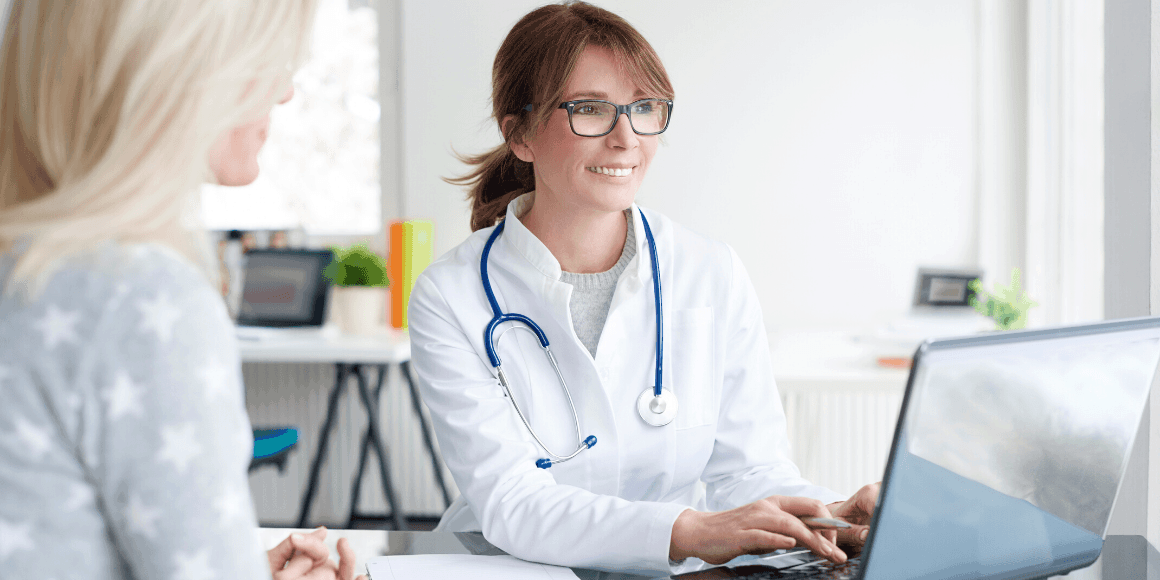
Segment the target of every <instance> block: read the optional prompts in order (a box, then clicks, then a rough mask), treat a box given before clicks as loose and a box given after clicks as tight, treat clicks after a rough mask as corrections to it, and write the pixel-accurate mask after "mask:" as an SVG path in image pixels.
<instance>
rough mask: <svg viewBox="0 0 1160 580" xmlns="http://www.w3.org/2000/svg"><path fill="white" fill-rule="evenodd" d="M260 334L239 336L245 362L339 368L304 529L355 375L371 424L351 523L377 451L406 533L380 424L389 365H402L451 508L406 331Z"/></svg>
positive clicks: (301, 519)
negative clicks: (340, 406)
mask: <svg viewBox="0 0 1160 580" xmlns="http://www.w3.org/2000/svg"><path fill="white" fill-rule="evenodd" d="M261 330H262V331H258V332H254V333H249V332H247V333H246V334H243V335H240V337H239V338H242V339H241V340H239V341H238V342H239V344H240V349H241V359H242V362H264V363H326V364H333V365H334V366H335V381H334V386H333V387H332V388H331V391H330V397H329V400H328V403H327V411H326V419H325V420H324V422H323V425H322V430H321V431H320V432H319V435H318V437H319V442H318V450H317V452H316V453H315V456H314V459H313V460H312V462H311V466H310V478H309V480H308V483H307V486H306V493H305V494H304V495H303V497H302V507H301V510H300V511H299V514H298V526H299V527H306V523H307V520H308V518H309V515H310V505H311V503H312V502H313V500H314V496H315V494H316V493H317V490H318V478H319V474H320V472H321V470H322V463H323V461H324V460H325V457H326V449H327V444H328V442H329V440H330V434H331V432H332V431H333V430H334V428H335V418H336V417H337V414H338V413H337V411H338V402H339V398H340V397H341V395H342V391H343V389H344V388H345V387H346V384H347V383H348V382H349V379H350V377H351V376H353V377H354V378H355V379H356V382H357V384H358V392H359V397H360V400H361V402H362V407H363V409H364V410H365V411H366V413H367V417H368V419H369V421H368V424H367V431H366V433H364V434H363V437H362V445H361V450H360V453H359V463H358V473H357V475H355V478H354V482H353V489H352V495H351V506H350V519H349V520H348V521H350V522H353V521H354V520H356V519H358V518H359V517H360V515H359V514H358V512H357V504H358V497H359V488H360V486H361V483H362V476H363V473H364V470H365V468H366V462H367V456H368V453H369V452H370V450H371V448H373V449H374V452H375V454H376V457H377V459H378V461H379V470H380V473H379V474H380V476H381V478H382V482H383V494H384V496H385V497H386V500H387V504H388V505H389V506H390V508H391V518H392V520H393V523H394V525H395V527H396V528H397V529H399V530H406V529H407V524H406V521H405V519H404V518H403V510H402V509H401V506H400V505H399V502H398V498H397V497H396V494H395V489H394V485H393V483H392V479H391V475H390V468H389V464H388V463H387V455H388V448H387V444H386V442H385V441H384V440H383V437H382V433H381V430H380V423H379V413H378V411H379V405H378V403H379V401H380V397H381V395H382V390H383V382H384V379H385V378H386V375H387V372H388V370H389V367H390V365H399V367H400V370H401V374H402V375H403V378H404V379H406V382H407V386H408V387H409V388H410V391H411V400H412V401H413V403H414V410H415V414H416V415H417V417H418V419H419V425H420V430H421V431H422V432H423V443H424V445H425V446H426V448H427V451H428V453H429V454H430V456H431V463H432V466H433V468H434V470H435V480H436V482H437V484H438V485H439V488H440V491H441V492H442V493H443V500H444V502H445V503H446V505H451V497H450V494H449V493H448V491H447V485H446V483H445V482H444V481H443V470H442V468H441V466H440V464H439V459H438V456H437V455H436V453H435V446H434V443H433V441H432V439H431V430H430V428H429V426H428V425H427V420H426V418H425V417H424V416H423V412H422V408H421V403H420V402H419V393H418V390H417V389H416V388H415V382H414V380H413V379H412V378H411V368H410V367H411V364H410V362H411V342H410V339H409V338H408V336H407V335H406V333H403V332H400V331H394V330H392V329H386V328H384V329H381V331H380V332H379V333H377V334H374V335H369V336H349V335H343V334H341V333H333V332H325V331H317V330H312V331H302V330H293V329H287V330H281V329H270V330H269V331H264V330H265V329H261ZM372 368H373V369H375V370H377V371H378V373H377V375H376V377H375V388H374V392H373V394H372V392H371V390H370V386H369V384H370V377H369V376H368V374H369V372H370V370H371V369H372ZM348 525H349V524H348Z"/></svg>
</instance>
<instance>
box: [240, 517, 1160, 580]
mask: <svg viewBox="0 0 1160 580" xmlns="http://www.w3.org/2000/svg"><path fill="white" fill-rule="evenodd" d="M309 531H310V530H298V529H282V528H262V529H261V530H260V533H261V536H262V541H263V542H264V544H265V547H266V549H270V548H273V547H274V546H275V545H277V544H278V542H281V541H282V539H283V538H285V537H286V536H288V535H290V533H292V532H309ZM339 538H347V539H348V540H349V541H350V543H351V548H353V549H354V551H355V554H356V556H357V562H356V566H355V570H356V573H364V572H365V570H366V561H367V560H368V559H370V558H375V557H377V556H384V555H409V554H479V555H497V554H503V553H504V552H503V551H502V550H500V549H499V548H496V547H495V546H492V545H491V544H490V543H488V542H487V540H484V539H483V535H482V534H478V533H452V532H386V531H368V530H330V532H329V533H328V534H327V537H326V542H327V544H329V545H330V549H331V553H332V554H337V553H338V552H337V551H336V549H335V544H336V543H337V542H338V539H339ZM335 557H337V556H335ZM574 571H575V572H576V575H577V576H579V577H580V578H581V579H582V580H590V579H599V580H644V579H646V578H648V577H647V576H637V575H634V574H613V573H608V572H596V571H593V570H582V569H574ZM1058 578H1067V579H1068V580H1160V552H1157V550H1156V548H1155V547H1154V546H1152V545H1151V544H1149V543H1148V542H1147V540H1145V539H1144V537H1143V536H1108V538H1107V540H1105V541H1104V549H1103V552H1102V553H1101V554H1100V558H1099V559H1098V560H1096V561H1095V563H1094V564H1092V565H1091V566H1088V567H1087V568H1082V569H1080V570H1076V571H1074V572H1071V573H1070V574H1067V575H1066V576H1059V577H1058ZM372 580H373V579H372Z"/></svg>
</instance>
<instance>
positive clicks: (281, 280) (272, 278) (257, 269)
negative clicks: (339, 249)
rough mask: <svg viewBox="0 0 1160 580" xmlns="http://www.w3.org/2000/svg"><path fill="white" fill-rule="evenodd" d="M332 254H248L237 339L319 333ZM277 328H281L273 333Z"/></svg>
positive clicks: (260, 252)
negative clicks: (327, 273)
mask: <svg viewBox="0 0 1160 580" xmlns="http://www.w3.org/2000/svg"><path fill="white" fill-rule="evenodd" d="M331 259H332V254H331V252H330V250H283V249H268V250H250V251H249V252H247V253H246V265H245V272H244V277H243V282H242V300H241V306H240V307H239V309H238V320H237V322H238V337H239V338H242V339H260V338H263V337H265V336H267V335H269V334H279V335H283V334H285V333H286V332H288V331H291V330H293V331H297V332H300V333H301V332H306V333H310V332H314V333H317V332H320V329H321V328H322V325H323V323H324V322H325V320H326V307H327V303H326V302H327V294H328V291H329V289H330V282H329V281H328V280H327V279H326V277H324V276H323V275H322V272H323V270H324V269H325V268H326V266H327V265H328V264H330V262H331ZM271 329H278V330H271Z"/></svg>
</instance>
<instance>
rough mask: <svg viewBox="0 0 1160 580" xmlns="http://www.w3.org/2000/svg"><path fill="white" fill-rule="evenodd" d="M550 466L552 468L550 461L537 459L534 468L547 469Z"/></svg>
mask: <svg viewBox="0 0 1160 580" xmlns="http://www.w3.org/2000/svg"><path fill="white" fill-rule="evenodd" d="M551 466H552V460H551V459H548V458H546V457H545V458H544V459H537V460H536V467H539V468H540V469H547V468H549V467H551Z"/></svg>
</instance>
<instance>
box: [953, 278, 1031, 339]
mask: <svg viewBox="0 0 1160 580" xmlns="http://www.w3.org/2000/svg"><path fill="white" fill-rule="evenodd" d="M968 287H970V288H971V289H972V290H974V291H975V296H973V297H972V298H971V299H970V303H971V306H972V307H974V309H975V310H976V311H977V312H979V313H980V314H982V315H984V316H987V317H989V318H990V319H992V320H994V321H995V329H996V330H1017V329H1020V328H1024V327H1026V326H1027V311H1028V310H1030V309H1031V308H1032V307H1035V306H1038V305H1039V304H1038V303H1037V302H1035V301H1034V300H1032V299H1031V298H1030V297H1029V296H1027V293H1026V292H1023V291H1022V287H1021V286H1020V284H1019V268H1013V269H1012V270H1011V284H1009V285H1007V286H1003V285H1000V284H996V285H995V291H994V292H992V293H987V292H986V291H985V290H983V285H982V283H981V282H980V281H979V280H977V279H976V280H972V281H971V282H970V283H969V284H968Z"/></svg>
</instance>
